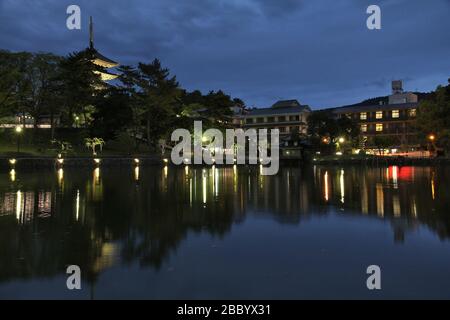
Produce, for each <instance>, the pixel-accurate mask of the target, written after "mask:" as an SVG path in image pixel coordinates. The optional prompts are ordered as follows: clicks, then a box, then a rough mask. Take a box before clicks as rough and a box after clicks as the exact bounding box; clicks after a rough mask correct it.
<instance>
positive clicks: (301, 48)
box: [0, 0, 450, 109]
mask: <svg viewBox="0 0 450 320" xmlns="http://www.w3.org/2000/svg"><path fill="white" fill-rule="evenodd" d="M70 4H78V5H79V6H80V7H81V14H82V29H81V30H72V31H70V30H68V29H67V28H66V18H67V14H66V8H67V6H68V5H70ZM370 4H378V5H379V6H380V7H381V10H382V29H381V30H379V31H370V30H368V29H367V28H366V19H367V16H368V15H367V14H366V8H367V6H368V5H370ZM89 15H92V16H94V24H95V44H96V47H97V49H99V51H100V52H101V53H103V54H104V55H106V56H107V57H109V58H112V59H114V60H117V61H119V62H121V63H122V64H136V63H137V62H138V61H143V62H148V61H151V60H153V59H154V58H155V57H158V58H160V59H161V60H162V62H163V64H164V65H165V66H166V67H168V68H170V69H171V71H172V72H173V73H174V74H176V75H177V77H178V79H179V81H180V83H181V85H182V86H183V87H185V88H187V89H190V90H193V89H200V90H202V91H204V92H207V91H208V90H217V89H223V90H224V91H225V92H227V93H229V94H231V95H232V96H234V97H240V98H242V99H243V100H244V101H245V102H246V103H247V104H248V105H249V106H258V107H265V106H269V105H271V104H272V103H273V102H274V101H275V100H277V99H290V98H296V99H298V100H299V101H300V102H301V103H304V104H309V105H311V106H312V107H313V108H315V109H317V108H323V107H331V106H339V105H344V104H349V103H355V102H359V101H360V100H363V99H365V98H370V97H375V96H380V95H386V94H388V93H389V92H390V81H391V80H393V79H397V78H398V79H403V80H404V88H405V89H407V90H419V91H430V90H433V89H434V88H435V87H436V86H437V85H438V84H446V83H447V79H448V78H449V77H450V36H449V35H450V32H449V30H450V0H430V1H426V0H414V1H413V0H398V1H393V0H392V1H388V0H384V1H382V0H378V1H377V0H371V1H365V0H341V1H322V0H319V1H317V0H315V1H305V0H303V1H301V0H189V1H188V0H129V1H112V0H109V1H107V0H95V1H94V0H90V1H77V0H70V1H66V0H62V1H61V0H58V1H56V0H53V1H50V0H41V1H35V0H33V1H32V0H29V1H26V0H0V48H3V49H8V50H12V51H20V50H26V51H50V52H54V53H57V54H67V53H69V52H72V51H76V50H80V49H83V48H85V47H87V45H88V19H89Z"/></svg>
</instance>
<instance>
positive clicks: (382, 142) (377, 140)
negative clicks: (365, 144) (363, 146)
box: [372, 136, 395, 156]
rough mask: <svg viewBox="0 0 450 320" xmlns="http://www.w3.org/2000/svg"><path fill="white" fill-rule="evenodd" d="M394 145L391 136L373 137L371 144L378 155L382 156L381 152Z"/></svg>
mask: <svg viewBox="0 0 450 320" xmlns="http://www.w3.org/2000/svg"><path fill="white" fill-rule="evenodd" d="M394 143H395V140H394V138H392V137H391V136H374V137H373V138H372V144H373V145H374V146H375V147H376V148H377V149H378V154H379V155H380V156H381V155H383V151H384V150H385V149H387V148H389V147H390V146H392V145H393V144H394Z"/></svg>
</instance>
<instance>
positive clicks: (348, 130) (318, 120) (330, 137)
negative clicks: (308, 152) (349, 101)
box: [308, 111, 359, 152]
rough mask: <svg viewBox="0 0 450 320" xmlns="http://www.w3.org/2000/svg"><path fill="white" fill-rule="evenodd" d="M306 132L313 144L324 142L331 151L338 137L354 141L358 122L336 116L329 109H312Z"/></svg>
mask: <svg viewBox="0 0 450 320" xmlns="http://www.w3.org/2000/svg"><path fill="white" fill-rule="evenodd" d="M308 134H309V135H310V137H311V140H312V143H313V144H314V145H320V144H322V145H323V144H325V145H326V146H328V147H327V148H326V149H331V150H328V151H331V152H333V151H334V149H335V146H336V144H337V143H338V141H339V139H340V138H343V139H344V140H345V141H347V142H348V141H352V142H353V141H356V139H357V138H358V135H359V127H358V124H357V123H356V122H355V121H353V120H352V119H350V118H348V117H345V116H344V117H341V118H338V119H336V117H335V116H334V115H333V114H332V113H330V112H329V111H314V112H313V113H312V114H310V115H309V116H308Z"/></svg>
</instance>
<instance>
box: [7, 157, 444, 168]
mask: <svg viewBox="0 0 450 320" xmlns="http://www.w3.org/2000/svg"><path fill="white" fill-rule="evenodd" d="M12 159H14V160H15V161H14V163H11V160H12ZM96 159H100V163H96V162H95V161H94V158H93V157H82V156H81V157H65V158H64V159H63V163H59V162H58V159H57V158H55V157H42V156H40V157H37V156H36V157H33V156H25V157H16V158H13V157H5V156H0V168H1V169H5V168H6V169H8V168H10V169H12V168H17V169H40V168H64V167H67V168H76V167H96V166H101V167H115V166H120V167H125V166H127V167H129V166H137V165H139V166H154V165H166V163H165V162H164V159H163V158H160V157H157V156H135V157H134V156H105V157H101V156H99V157H97V158H96ZM137 159H138V160H137ZM306 164H310V165H345V166H348V165H353V166H374V167H380V166H381V167H384V166H390V165H398V166H436V165H450V159H449V158H401V157H396V158H391V157H389V158H382V157H377V158H342V159H339V158H332V159H321V158H314V159H311V160H300V159H286V158H283V159H280V167H281V168H282V167H283V166H286V167H288V166H289V167H290V166H299V165H306ZM167 165H170V166H183V165H174V164H171V163H170V161H169V162H168V163H167ZM189 165H190V166H198V167H204V166H209V165H206V164H202V165H197V164H189ZM217 166H231V165H228V164H217ZM240 166H256V165H251V164H244V165H240Z"/></svg>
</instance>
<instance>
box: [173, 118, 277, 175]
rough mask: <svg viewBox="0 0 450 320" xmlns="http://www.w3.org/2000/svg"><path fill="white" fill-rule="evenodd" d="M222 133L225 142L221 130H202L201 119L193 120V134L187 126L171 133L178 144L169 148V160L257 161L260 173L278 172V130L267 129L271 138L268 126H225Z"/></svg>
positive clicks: (206, 161) (186, 162) (201, 161)
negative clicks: (243, 127)
mask: <svg viewBox="0 0 450 320" xmlns="http://www.w3.org/2000/svg"><path fill="white" fill-rule="evenodd" d="M192 136H193V139H192ZM225 136H226V137H225V141H224V137H223V133H222V131H220V130H218V129H208V130H206V131H205V132H203V127H202V122H201V121H194V133H193V135H191V133H190V132H189V130H187V129H176V130H175V131H173V132H172V136H171V140H172V141H174V142H178V143H177V144H176V145H175V146H174V148H173V149H172V153H171V160H172V162H173V163H174V164H182V163H185V164H191V163H192V159H193V163H194V164H207V165H212V164H229V165H233V164H246V163H248V164H258V163H259V164H260V165H262V170H261V174H262V175H275V174H277V173H278V170H279V167H280V163H279V162H280V161H279V160H280V156H279V142H280V133H279V130H278V129H271V130H270V139H269V137H268V129H247V130H245V131H244V130H243V129H226V130H225ZM180 140H181V141H180ZM224 142H225V144H224ZM247 147H248V148H247ZM247 149H248V150H247ZM269 151H270V152H269Z"/></svg>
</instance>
